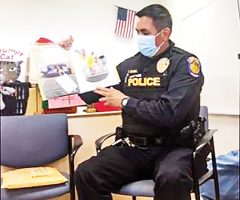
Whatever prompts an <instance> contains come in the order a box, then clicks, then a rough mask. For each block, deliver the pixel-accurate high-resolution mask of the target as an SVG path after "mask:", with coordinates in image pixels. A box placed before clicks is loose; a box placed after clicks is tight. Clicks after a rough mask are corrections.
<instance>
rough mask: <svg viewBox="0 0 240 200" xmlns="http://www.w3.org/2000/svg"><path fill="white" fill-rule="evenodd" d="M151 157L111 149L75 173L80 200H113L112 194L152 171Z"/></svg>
mask: <svg viewBox="0 0 240 200" xmlns="http://www.w3.org/2000/svg"><path fill="white" fill-rule="evenodd" d="M150 157H151V156H149V153H146V152H144V151H142V150H139V149H136V148H132V147H108V148H106V149H104V150H102V151H101V152H100V153H99V154H98V155H97V156H94V157H92V158H90V159H89V160H87V161H85V162H83V163H81V164H80V165H79V166H78V168H77V169H76V171H75V184H76V188H77V193H78V197H79V200H112V197H111V192H114V191H117V190H119V189H120V187H121V186H122V185H123V184H125V183H129V182H131V181H135V180H139V179H141V178H144V177H142V176H143V175H146V174H147V171H149V172H150V171H151V169H152V166H153V165H151V164H149V163H150V162H152V160H151V159H150Z"/></svg>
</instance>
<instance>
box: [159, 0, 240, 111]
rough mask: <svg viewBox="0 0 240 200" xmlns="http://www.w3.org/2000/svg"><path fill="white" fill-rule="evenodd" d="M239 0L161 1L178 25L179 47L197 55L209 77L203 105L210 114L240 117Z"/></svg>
mask: <svg viewBox="0 0 240 200" xmlns="http://www.w3.org/2000/svg"><path fill="white" fill-rule="evenodd" d="M237 1H238V0H201V1H200V0H181V1H178V0H168V1H165V0H160V2H161V3H162V4H164V5H166V7H168V8H169V10H170V11H171V13H172V16H173V20H174V22H175V24H174V29H173V35H172V38H173V39H174V41H175V43H176V45H177V46H179V47H182V48H184V49H186V50H188V51H190V52H192V53H194V54H196V55H197V56H198V57H199V58H200V60H201V64H202V70H203V72H204V74H205V84H204V87H203V92H202V104H204V105H208V107H209V111H210V113H213V114H229V115H231V114H233V115H239V74H240V60H239V59H238V54H239V53H240V21H239V11H238V5H237Z"/></svg>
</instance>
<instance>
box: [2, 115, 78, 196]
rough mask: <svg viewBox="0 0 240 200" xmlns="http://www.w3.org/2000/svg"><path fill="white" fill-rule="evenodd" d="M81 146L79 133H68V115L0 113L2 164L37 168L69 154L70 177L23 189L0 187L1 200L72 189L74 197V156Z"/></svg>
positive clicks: (64, 191) (56, 193)
mask: <svg viewBox="0 0 240 200" xmlns="http://www.w3.org/2000/svg"><path fill="white" fill-rule="evenodd" d="M81 145H82V139H81V137H80V136H79V135H68V124H67V116H66V114H48V115H32V116H26V115H22V116H1V165H2V166H7V167H12V168H25V167H38V166H44V165H47V164H50V163H52V162H54V161H57V160H59V159H62V158H64V157H67V156H68V164H69V172H63V173H62V174H63V175H64V176H65V177H66V178H67V179H68V180H69V181H68V182H66V183H63V184H57V185H51V186H40V187H32V188H23V189H11V190H10V189H1V200H40V199H50V198H53V197H58V196H61V195H64V194H66V193H69V192H70V198H71V200H75V189H74V156H75V154H76V152H77V151H78V149H79V147H80V146H81Z"/></svg>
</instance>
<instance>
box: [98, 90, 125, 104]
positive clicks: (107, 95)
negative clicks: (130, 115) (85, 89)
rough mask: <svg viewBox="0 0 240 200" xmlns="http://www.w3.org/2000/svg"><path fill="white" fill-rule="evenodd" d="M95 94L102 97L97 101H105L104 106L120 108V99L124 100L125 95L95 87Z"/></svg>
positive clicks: (117, 91)
mask: <svg viewBox="0 0 240 200" xmlns="http://www.w3.org/2000/svg"><path fill="white" fill-rule="evenodd" d="M94 92H95V93H97V94H99V95H102V96H103V97H102V98H100V99H99V101H105V103H104V105H108V106H116V107H121V102H122V99H124V98H126V97H127V95H125V94H123V93H122V92H121V91H119V90H116V89H114V88H113V87H111V88H104V87H97V88H96V90H95V91H94Z"/></svg>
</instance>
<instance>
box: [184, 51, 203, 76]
mask: <svg viewBox="0 0 240 200" xmlns="http://www.w3.org/2000/svg"><path fill="white" fill-rule="evenodd" d="M200 69H201V65H200V62H199V60H198V59H197V58H196V57H193V56H191V57H189V58H188V59H187V71H188V73H189V74H190V75H191V76H193V77H196V78H197V77H199V76H200Z"/></svg>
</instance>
